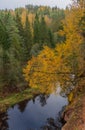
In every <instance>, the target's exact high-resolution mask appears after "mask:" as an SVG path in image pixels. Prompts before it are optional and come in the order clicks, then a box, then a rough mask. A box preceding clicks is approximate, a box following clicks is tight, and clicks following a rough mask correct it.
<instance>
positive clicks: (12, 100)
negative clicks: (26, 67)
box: [0, 88, 39, 113]
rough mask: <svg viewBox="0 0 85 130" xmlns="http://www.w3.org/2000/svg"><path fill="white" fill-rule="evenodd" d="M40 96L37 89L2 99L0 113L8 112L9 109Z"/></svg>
mask: <svg viewBox="0 0 85 130" xmlns="http://www.w3.org/2000/svg"><path fill="white" fill-rule="evenodd" d="M38 94H39V91H38V90H37V91H36V90H35V89H31V88H27V89H25V90H23V91H22V92H17V93H12V94H9V95H8V96H6V97H0V113H2V112H4V111H6V110H7V108H8V107H10V106H13V105H14V104H17V103H18V102H21V101H23V100H26V99H28V100H30V99H31V98H33V97H34V96H36V95H38Z"/></svg>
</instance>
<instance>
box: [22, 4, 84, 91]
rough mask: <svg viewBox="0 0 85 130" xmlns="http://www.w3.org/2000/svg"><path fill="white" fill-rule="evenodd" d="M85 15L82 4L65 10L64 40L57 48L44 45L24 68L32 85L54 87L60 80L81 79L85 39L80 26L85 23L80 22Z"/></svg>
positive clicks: (71, 80) (26, 77) (65, 82)
mask: <svg viewBox="0 0 85 130" xmlns="http://www.w3.org/2000/svg"><path fill="white" fill-rule="evenodd" d="M83 17H84V8H81V5H80V4H79V3H76V4H73V5H72V7H71V8H70V9H68V10H66V11H65V20H64V21H63V26H64V31H63V33H62V34H64V35H65V36H66V41H65V43H61V44H57V46H56V47H55V49H51V48H49V47H47V46H45V47H44V49H43V50H42V51H41V52H40V54H39V55H38V56H37V57H33V58H32V59H31V60H30V61H29V62H28V64H27V66H26V68H25V69H24V77H25V79H26V81H27V82H28V83H29V85H30V86H31V87H38V88H40V89H41V90H42V89H47V90H51V88H52V87H55V86H56V84H57V82H60V83H61V84H62V85H63V86H65V85H66V86H69V85H71V84H72V83H77V82H78V79H79V78H80V77H81V74H82V73H84V67H85V60H84V58H83V56H84V55H83V54H82V53H81V45H82V43H83V41H84V38H83V37H82V35H81V27H82V26H83V25H84V24H82V25H81V26H80V21H81V19H82V18H83ZM83 22H84V21H83ZM83 22H81V23H83ZM73 85H74V84H73Z"/></svg>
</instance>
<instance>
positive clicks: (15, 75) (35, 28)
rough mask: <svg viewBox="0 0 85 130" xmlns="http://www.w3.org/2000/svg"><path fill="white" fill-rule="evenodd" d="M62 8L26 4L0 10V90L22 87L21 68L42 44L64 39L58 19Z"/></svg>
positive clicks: (50, 44)
mask: <svg viewBox="0 0 85 130" xmlns="http://www.w3.org/2000/svg"><path fill="white" fill-rule="evenodd" d="M64 17H65V10H62V9H58V8H57V7H55V8H52V9H51V8H50V7H45V6H38V7H37V6H32V5H26V8H17V9H15V10H7V9H6V10H0V89H1V91H2V90H4V88H7V89H8V90H9V89H12V88H14V87H17V88H18V89H21V87H24V83H25V82H24V78H23V72H22V69H23V67H24V66H25V65H26V64H27V62H28V61H29V60H30V59H31V58H32V57H33V56H37V55H39V54H40V52H41V50H43V47H44V46H48V47H50V48H55V46H56V44H57V43H62V42H63V41H65V35H60V33H59V31H60V30H63V24H62V20H63V19H64Z"/></svg>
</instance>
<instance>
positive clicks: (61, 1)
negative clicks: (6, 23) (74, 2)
mask: <svg viewBox="0 0 85 130" xmlns="http://www.w3.org/2000/svg"><path fill="white" fill-rule="evenodd" d="M70 3H71V0H0V9H6V8H7V9H14V8H17V7H25V5H27V4H33V5H47V6H51V7H52V6H57V7H59V8H65V7H66V6H67V5H68V4H70Z"/></svg>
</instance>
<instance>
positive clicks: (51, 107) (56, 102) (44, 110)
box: [0, 94, 68, 130]
mask: <svg viewBox="0 0 85 130" xmlns="http://www.w3.org/2000/svg"><path fill="white" fill-rule="evenodd" d="M67 103H68V101H67V98H66V97H61V96H60V95H55V94H51V95H44V94H41V95H39V96H37V97H36V98H35V99H33V100H30V101H28V100H25V101H23V102H21V103H19V104H17V105H15V106H14V107H11V108H9V109H8V110H7V113H5V114H4V115H7V118H6V120H4V121H1V120H0V123H1V122H3V124H2V126H3V127H0V128H1V129H0V130H60V127H61V125H62V124H61V123H60V121H59V112H60V111H61V110H62V107H63V106H65V105H67ZM0 118H1V116H0ZM3 128H4V129H3Z"/></svg>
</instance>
